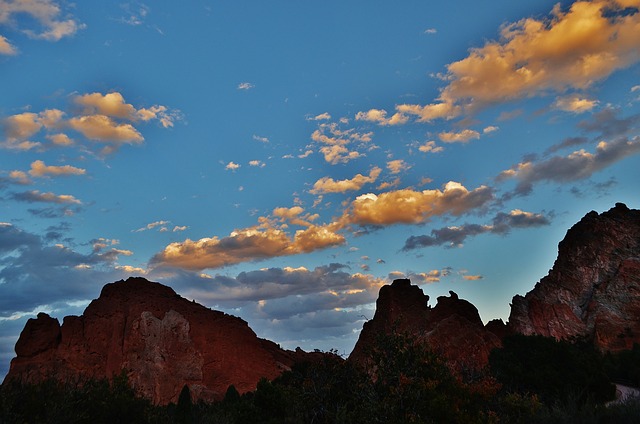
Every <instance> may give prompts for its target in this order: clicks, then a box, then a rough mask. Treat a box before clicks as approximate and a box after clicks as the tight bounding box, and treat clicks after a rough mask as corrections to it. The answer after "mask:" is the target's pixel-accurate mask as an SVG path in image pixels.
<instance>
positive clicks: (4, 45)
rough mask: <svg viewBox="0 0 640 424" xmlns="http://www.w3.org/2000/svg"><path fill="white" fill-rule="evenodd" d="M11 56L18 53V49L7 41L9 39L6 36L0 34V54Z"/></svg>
mask: <svg viewBox="0 0 640 424" xmlns="http://www.w3.org/2000/svg"><path fill="white" fill-rule="evenodd" d="M2 54H3V55H6V56H13V55H15V54H18V50H17V49H16V48H15V47H14V46H13V45H12V44H11V43H9V40H7V39H6V37H3V36H2V35H0V55H2Z"/></svg>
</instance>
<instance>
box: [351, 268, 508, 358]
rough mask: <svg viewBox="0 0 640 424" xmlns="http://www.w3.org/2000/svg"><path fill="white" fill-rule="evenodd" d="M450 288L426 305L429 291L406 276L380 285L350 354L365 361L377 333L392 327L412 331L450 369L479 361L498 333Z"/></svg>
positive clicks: (385, 331) (409, 332) (492, 344)
mask: <svg viewBox="0 0 640 424" xmlns="http://www.w3.org/2000/svg"><path fill="white" fill-rule="evenodd" d="M449 293H450V296H449V297H446V296H441V297H438V299H437V303H436V306H434V307H430V306H429V305H428V301H429V296H427V295H425V294H424V293H423V291H422V289H421V288H420V287H418V286H415V285H412V284H411V282H410V281H409V280H407V279H401V280H395V281H394V282H393V283H392V284H391V285H385V286H383V287H382V288H381V289H380V293H379V296H378V300H377V302H376V313H375V315H374V317H373V319H371V320H370V321H368V322H366V323H365V324H364V326H363V328H362V332H361V333H360V337H359V338H358V342H357V343H356V345H355V347H354V349H353V352H352V353H351V355H350V356H349V360H353V361H356V362H357V363H364V362H366V360H367V357H368V355H369V352H370V350H371V349H372V348H373V346H375V343H376V341H377V340H376V339H377V337H378V335H380V334H390V333H392V332H395V333H404V334H410V335H412V336H414V337H415V340H416V343H425V344H426V345H427V346H428V347H429V348H430V349H432V350H434V351H435V352H437V353H440V354H442V355H443V356H444V357H445V358H446V359H447V360H448V361H449V363H450V364H451V365H452V366H453V368H455V369H458V370H461V369H468V368H472V369H479V368H482V367H484V366H485V365H486V364H487V363H488V360H489V352H491V349H493V348H494V347H498V346H500V339H499V338H498V337H497V336H496V335H495V334H493V333H491V332H489V331H488V330H487V329H485V327H484V325H483V324H482V321H481V319H480V315H479V314H478V310H477V309H476V307H475V306H473V305H472V304H471V303H469V302H467V301H466V300H463V299H460V298H459V297H458V295H457V294H456V293H454V292H449Z"/></svg>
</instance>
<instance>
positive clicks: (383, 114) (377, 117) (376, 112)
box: [356, 109, 409, 126]
mask: <svg viewBox="0 0 640 424" xmlns="http://www.w3.org/2000/svg"><path fill="white" fill-rule="evenodd" d="M408 120H409V118H407V117H406V116H405V115H403V114H402V113H395V114H394V115H393V116H391V118H387V111H386V110H381V109H371V110H369V111H367V112H358V113H357V114H356V121H369V122H375V123H376V124H378V125H383V126H387V125H400V124H404V123H406V122H407V121H408Z"/></svg>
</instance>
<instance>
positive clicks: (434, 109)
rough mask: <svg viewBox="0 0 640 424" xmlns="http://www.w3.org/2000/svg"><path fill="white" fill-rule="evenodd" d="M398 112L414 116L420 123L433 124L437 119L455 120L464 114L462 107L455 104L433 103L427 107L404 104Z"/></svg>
mask: <svg viewBox="0 0 640 424" xmlns="http://www.w3.org/2000/svg"><path fill="white" fill-rule="evenodd" d="M396 111H397V112H398V113H400V114H403V115H414V116H417V117H418V121H419V122H431V121H433V120H436V119H447V120H449V119H453V118H455V117H456V116H459V115H460V113H461V112H462V108H461V107H460V106H457V105H454V104H453V103H448V102H441V103H432V104H428V105H426V106H420V105H411V104H402V105H397V106H396Z"/></svg>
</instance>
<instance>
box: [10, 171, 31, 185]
mask: <svg viewBox="0 0 640 424" xmlns="http://www.w3.org/2000/svg"><path fill="white" fill-rule="evenodd" d="M9 178H11V179H12V180H13V181H15V182H16V183H18V184H23V185H27V184H31V182H32V181H31V180H30V179H29V177H28V176H27V173H26V172H24V171H11V172H10V173H9Z"/></svg>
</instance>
